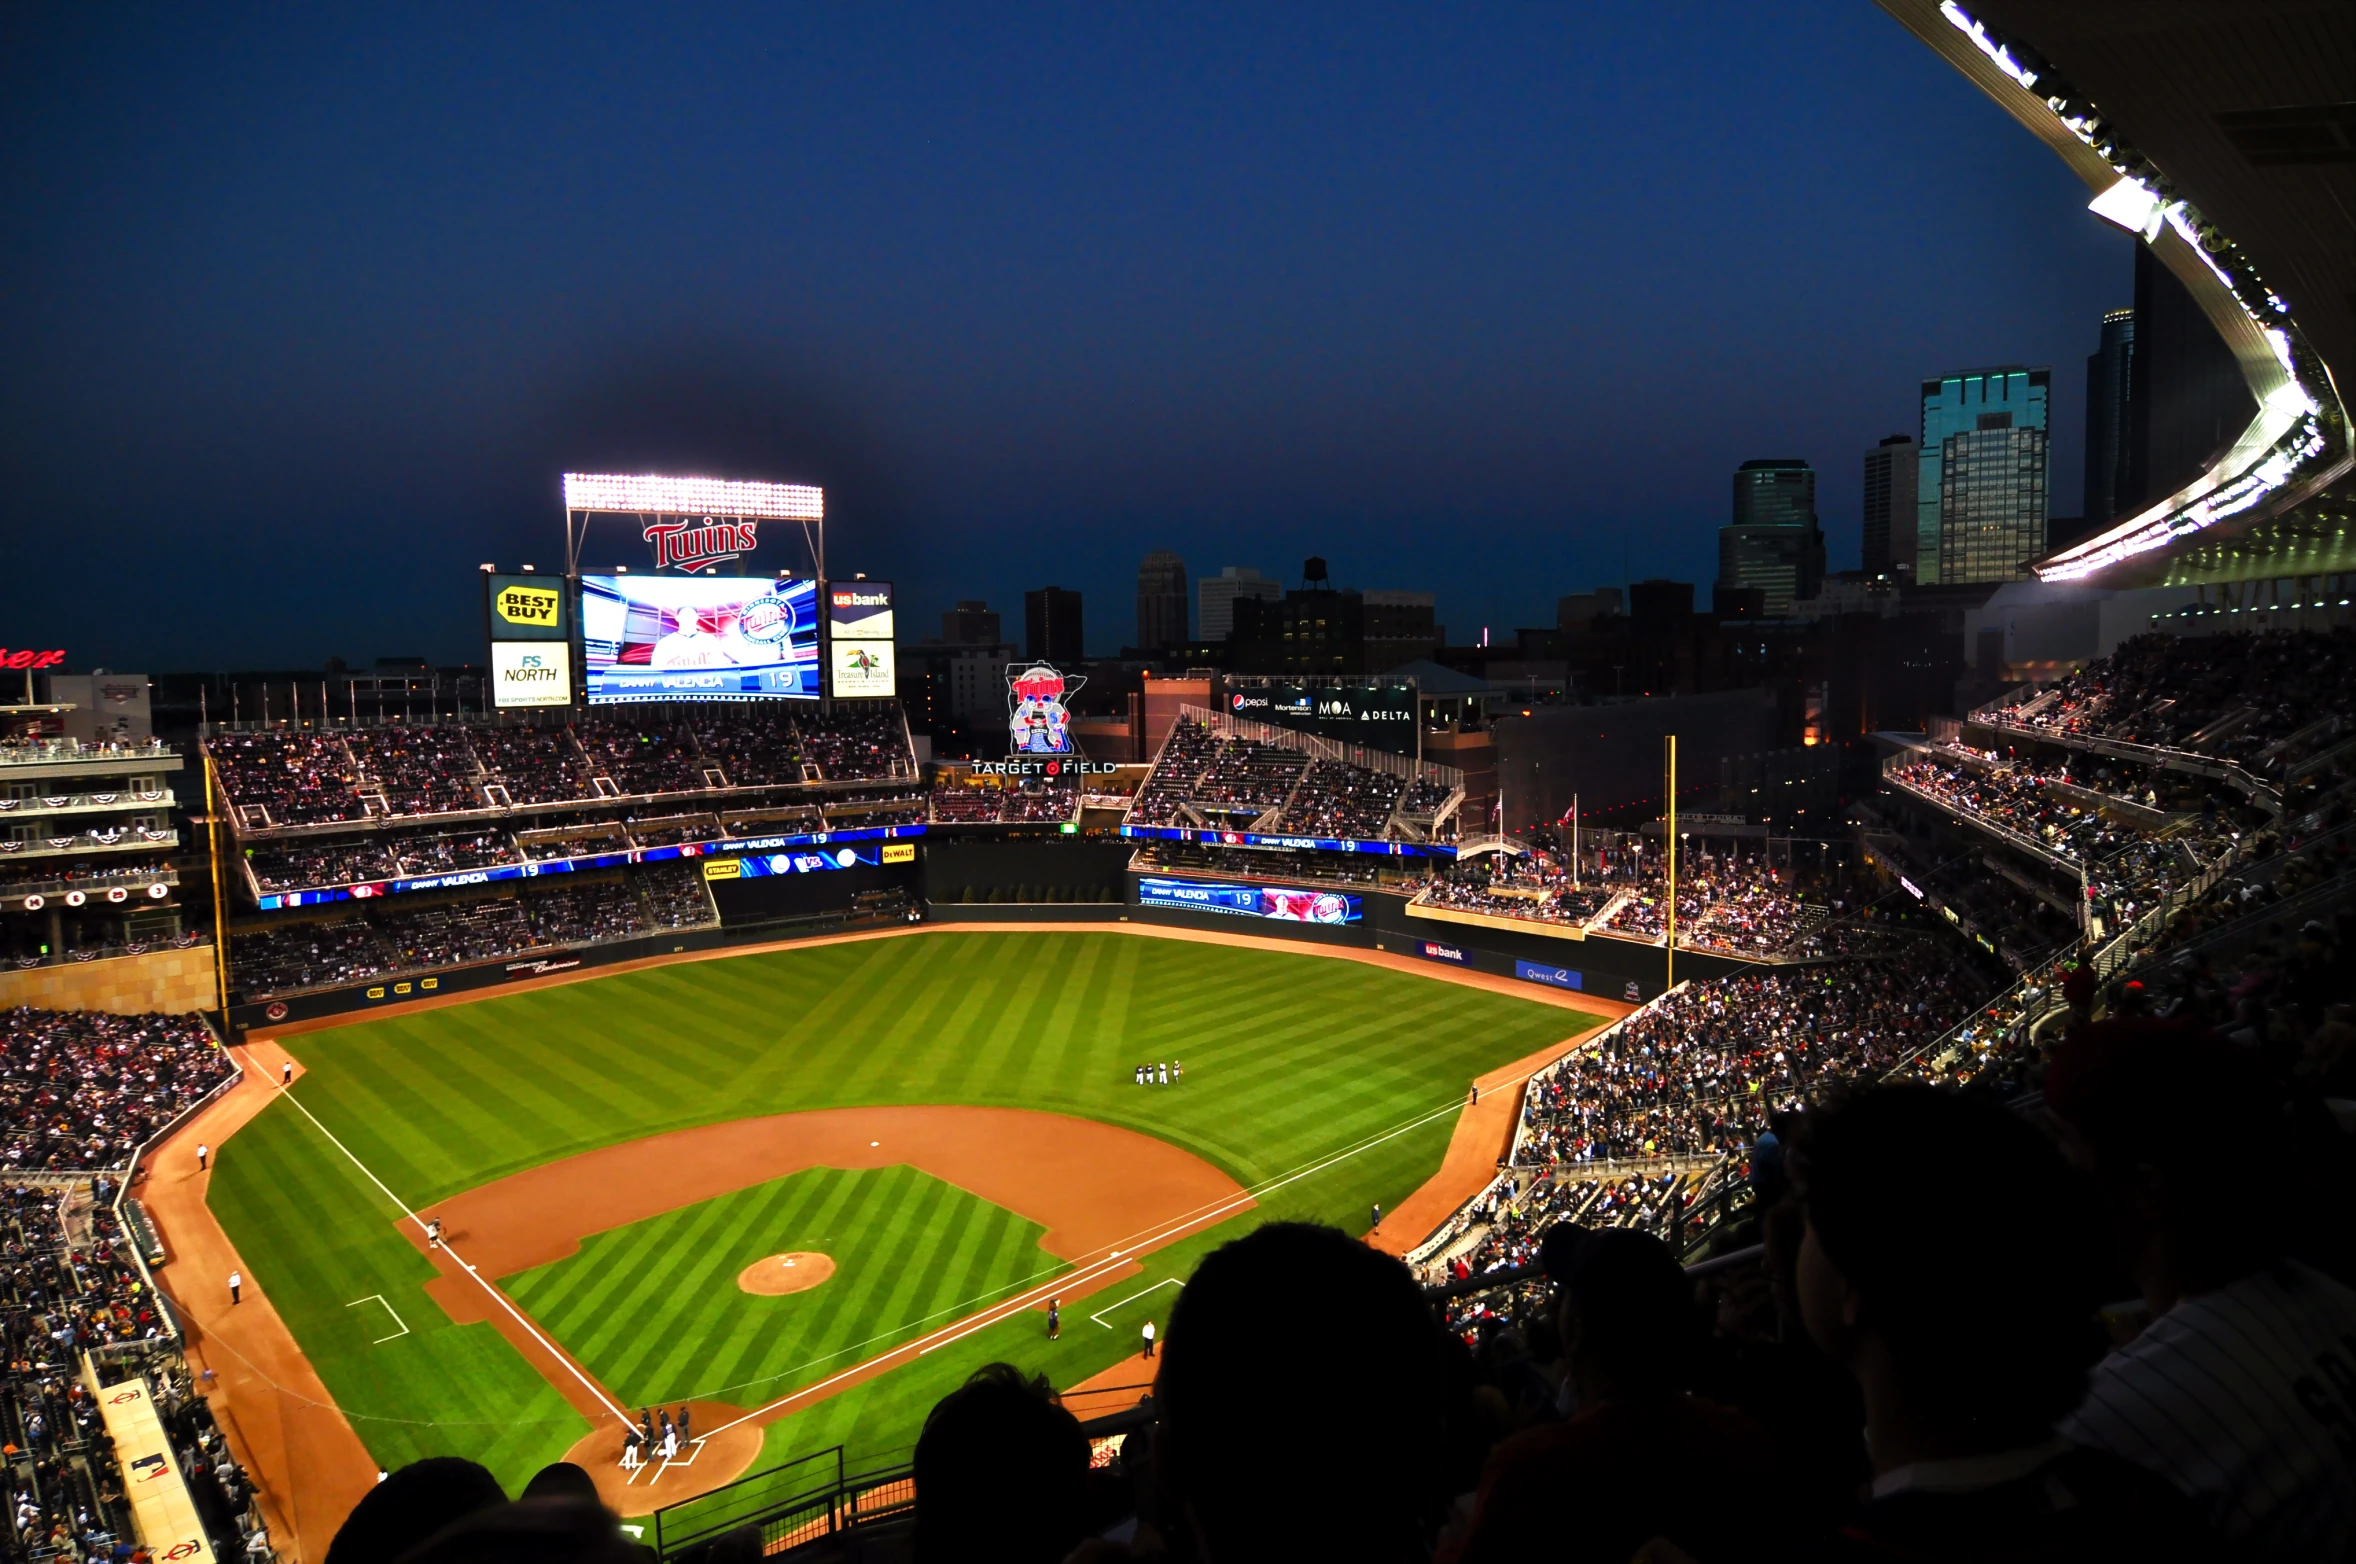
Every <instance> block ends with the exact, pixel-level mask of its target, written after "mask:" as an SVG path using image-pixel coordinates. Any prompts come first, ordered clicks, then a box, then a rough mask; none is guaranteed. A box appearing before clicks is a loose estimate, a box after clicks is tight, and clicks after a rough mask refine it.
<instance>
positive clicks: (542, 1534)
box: [400, 1497, 652, 1564]
mask: <svg viewBox="0 0 2356 1564" xmlns="http://www.w3.org/2000/svg"><path fill="white" fill-rule="evenodd" d="M651 1557H652V1555H651V1554H650V1553H649V1552H648V1551H647V1550H646V1549H645V1548H643V1547H640V1546H639V1545H638V1544H636V1543H634V1542H631V1541H630V1540H628V1539H627V1538H625V1537H624V1536H623V1535H622V1533H621V1528H620V1527H618V1526H617V1525H615V1524H614V1518H613V1515H612V1514H611V1512H609V1511H608V1510H607V1509H606V1508H605V1506H604V1505H602V1504H599V1503H598V1502H597V1501H596V1500H594V1499H577V1498H570V1497H550V1498H537V1499H518V1500H517V1501H516V1502H515V1503H513V1504H498V1505H491V1506H489V1507H487V1508H484V1509H480V1510H477V1511H475V1512H474V1513H473V1514H471V1515H468V1516H466V1517H464V1518H463V1519H461V1520H458V1521H455V1522H453V1523H452V1524H450V1525H448V1526H445V1527H443V1528H442V1529H441V1530H440V1531H439V1532H437V1533H435V1534H434V1535H433V1536H432V1537H430V1538H428V1539H427V1540H426V1541H425V1542H423V1543H421V1544H419V1545H418V1546H416V1547H414V1548H411V1549H410V1550H409V1551H408V1552H406V1553H404V1554H402V1555H401V1557H400V1564H646V1561H647V1560H649V1559H650V1558H651Z"/></svg>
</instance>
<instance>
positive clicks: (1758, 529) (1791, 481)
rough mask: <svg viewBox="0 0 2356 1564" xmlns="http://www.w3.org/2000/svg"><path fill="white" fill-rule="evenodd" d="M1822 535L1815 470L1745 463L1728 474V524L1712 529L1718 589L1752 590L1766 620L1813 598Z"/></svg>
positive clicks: (1798, 464)
mask: <svg viewBox="0 0 2356 1564" xmlns="http://www.w3.org/2000/svg"><path fill="white" fill-rule="evenodd" d="M1823 579H1824V532H1823V530H1822V529H1821V528H1819V527H1818V526H1817V524H1816V469H1814V468H1813V467H1810V466H1809V465H1808V464H1807V463H1806V462H1803V461H1800V460H1797V459H1796V458H1791V457H1784V458H1780V459H1772V460H1767V461H1755V462H1745V463H1743V464H1742V466H1741V467H1740V468H1739V469H1737V470H1736V472H1735V474H1734V524H1733V525H1732V526H1728V527H1720V528H1719V529H1718V587H1719V589H1721V590H1723V589H1725V588H1729V587H1734V588H1741V587H1757V588H1759V589H1760V590H1761V591H1762V592H1764V593H1765V594H1766V612H1767V614H1768V616H1769V617H1770V618H1778V619H1779V618H1782V617H1783V616H1784V615H1785V614H1788V613H1790V612H1791V606H1792V604H1793V602H1795V601H1797V600H1800V599H1805V598H1811V597H1814V596H1815V595H1816V588H1817V583H1819V582H1820V581H1822V580H1823Z"/></svg>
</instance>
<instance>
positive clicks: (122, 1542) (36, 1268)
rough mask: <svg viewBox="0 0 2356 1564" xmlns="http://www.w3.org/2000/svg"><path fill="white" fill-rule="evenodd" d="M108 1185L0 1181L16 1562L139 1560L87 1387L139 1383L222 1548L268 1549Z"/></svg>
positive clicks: (6, 1456)
mask: <svg viewBox="0 0 2356 1564" xmlns="http://www.w3.org/2000/svg"><path fill="white" fill-rule="evenodd" d="M116 1193H117V1186H116V1185H115V1184H114V1183H113V1182H112V1181H111V1180H109V1179H107V1178H105V1177H99V1178H96V1179H94V1180H91V1181H89V1182H85V1183H78V1184H72V1185H44V1186H25V1185H14V1184H10V1185H0V1256H4V1258H0V1349H4V1350H5V1353H6V1366H5V1369H4V1370H0V1480H4V1481H5V1483H6V1488H7V1495H6V1496H7V1501H8V1504H9V1518H10V1521H11V1523H12V1524H11V1526H10V1529H9V1532H8V1546H7V1547H6V1548H5V1550H0V1552H4V1554H5V1556H6V1557H8V1558H10V1559H22V1560H27V1561H33V1560H49V1559H55V1560H59V1561H68V1560H72V1561H84V1560H89V1561H97V1560H115V1559H127V1558H132V1557H135V1556H136V1555H134V1553H133V1551H132V1550H133V1549H134V1548H136V1547H137V1546H138V1543H139V1541H140V1539H139V1536H138V1533H137V1530H136V1529H135V1526H134V1524H133V1521H132V1514H131V1508H130V1505H129V1503H128V1502H127V1499H126V1497H125V1481H124V1475H123V1472H122V1470H121V1468H120V1466H119V1464H118V1461H117V1458H116V1454H115V1450H114V1446H113V1442H112V1441H111V1440H110V1439H109V1438H108V1436H107V1432H106V1428H105V1424H104V1421H103V1420H102V1418H101V1417H100V1414H99V1410H98V1403H97V1398H96V1397H94V1396H93V1395H92V1393H91V1383H90V1382H89V1381H88V1380H86V1379H85V1377H84V1374H83V1364H84V1362H85V1356H84V1355H85V1354H88V1355H89V1356H90V1359H91V1360H94V1361H95V1364H96V1378H97V1382H98V1383H100V1384H107V1383H112V1382H114V1381H117V1380H119V1379H123V1378H128V1377H132V1376H134V1375H144V1377H145V1378H146V1379H147V1382H148V1384H149V1386H150V1387H151V1390H152V1391H153V1393H154V1397H155V1406H156V1409H157V1412H158V1414H159V1417H160V1419H161V1421H162V1423H163V1427H164V1432H165V1435H166V1437H167V1439H168V1440H169V1441H170V1443H171V1446H172V1450H173V1454H174V1457H175V1459H176V1462H177V1465H178V1466H179V1468H180V1472H181V1475H182V1477H183V1478H184V1479H185V1480H186V1481H187V1484H188V1489H189V1493H190V1496H191V1498H193V1499H194V1500H195V1502H196V1505H197V1511H198V1518H199V1520H200V1522H201V1523H202V1524H203V1526H204V1528H205V1530H206V1532H207V1533H208V1535H209V1537H210V1540H211V1541H212V1544H213V1546H214V1549H215V1551H216V1553H217V1554H220V1555H221V1556H224V1557H231V1558H241V1559H243V1560H246V1561H248V1564H254V1561H266V1560H268V1559H269V1558H270V1557H271V1556H272V1555H271V1553H270V1548H269V1539H268V1536H267V1534H266V1533H264V1532H263V1531H262V1529H261V1517H260V1513H259V1511H258V1509H257V1508H256V1507H255V1506H254V1504H253V1489H252V1485H251V1483H250V1482H249V1481H248V1479H247V1478H246V1475H245V1473H244V1472H243V1471H242V1470H240V1469H239V1468H238V1466H237V1464H236V1462H235V1461H234V1460H232V1459H231V1458H230V1457H229V1454H228V1451H227V1448H226V1446H225V1444H224V1443H223V1441H222V1438H221V1433H220V1430H219V1428H218V1427H217V1426H216V1425H215V1423H214V1421H213V1418H212V1413H211V1409H210V1408H209V1407H208V1406H206V1404H205V1403H204V1401H203V1400H202V1399H201V1398H199V1397H196V1396H193V1395H191V1394H189V1391H190V1388H191V1386H190V1380H189V1376H188V1369H187V1365H186V1363H185V1362H184V1361H183V1360H182V1359H181V1358H180V1356H179V1352H178V1346H177V1341H176V1335H175V1331H174V1328H173V1326H172V1323H171V1321H170V1319H169V1317H168V1316H167V1314H166V1313H165V1311H164V1306H163V1305H162V1304H161V1302H160V1301H159V1300H158V1299H157V1297H156V1295H155V1294H154V1292H153V1291H151V1290H150V1288H149V1286H148V1284H147V1281H146V1280H145V1278H144V1277H143V1276H142V1275H141V1273H140V1272H139V1270H138V1268H137V1267H136V1266H135V1265H134V1264H133V1263H132V1261H131V1258H130V1256H129V1253H128V1244H127V1240H126V1237H125V1235H124V1234H123V1232H122V1230H121V1228H120V1227H119V1226H118V1224H117V1222H116V1220H115V1216H114V1213H113V1209H112V1207H113V1202H114V1199H115V1195H116Z"/></svg>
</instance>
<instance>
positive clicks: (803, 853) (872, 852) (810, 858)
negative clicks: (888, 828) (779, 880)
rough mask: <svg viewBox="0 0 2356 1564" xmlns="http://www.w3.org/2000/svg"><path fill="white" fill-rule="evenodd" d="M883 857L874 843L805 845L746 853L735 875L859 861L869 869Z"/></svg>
mask: <svg viewBox="0 0 2356 1564" xmlns="http://www.w3.org/2000/svg"><path fill="white" fill-rule="evenodd" d="M882 861H883V858H882V854H881V851H880V850H879V849H877V848H874V847H806V848H802V849H800V850H798V851H795V852H790V853H759V854H748V855H747V856H746V857H744V858H743V859H741V860H740V861H739V862H740V867H739V869H738V876H739V878H742V879H747V880H750V879H755V878H758V877H760V876H763V875H771V874H818V873H822V872H824V871H826V870H829V869H856V868H859V867H860V866H861V865H865V866H866V867H867V868H870V869H872V868H874V867H876V865H878V864H879V863H881V862H882Z"/></svg>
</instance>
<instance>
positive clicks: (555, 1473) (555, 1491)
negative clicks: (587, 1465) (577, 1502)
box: [516, 1461, 605, 1504]
mask: <svg viewBox="0 0 2356 1564" xmlns="http://www.w3.org/2000/svg"><path fill="white" fill-rule="evenodd" d="M516 1497H517V1498H519V1499H586V1500H588V1501H589V1502H590V1503H591V1504H602V1503H604V1502H605V1501H603V1500H602V1499H600V1498H598V1497H597V1479H596V1478H594V1477H591V1476H590V1475H589V1474H588V1472H587V1471H585V1470H583V1469H582V1468H581V1467H578V1466H576V1465H574V1464H573V1463H572V1462H570V1461H551V1462H549V1463H548V1464H547V1465H546V1466H543V1467H541V1468H540V1469H539V1470H538V1471H536V1472H534V1473H533V1474H532V1480H531V1481H530V1482H528V1483H526V1484H524V1491H523V1492H522V1493H520V1494H517V1495H516Z"/></svg>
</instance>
